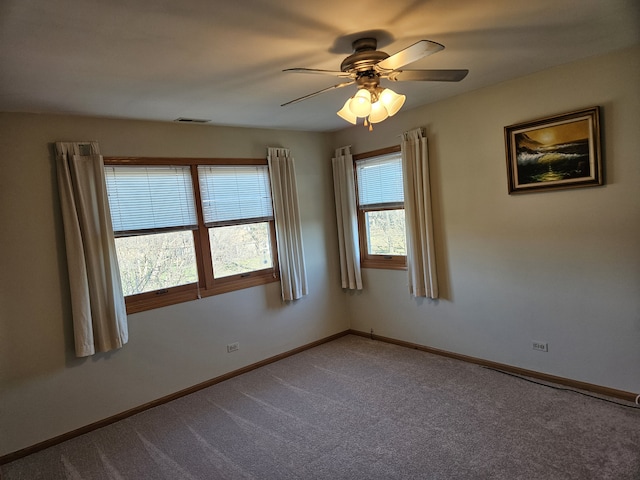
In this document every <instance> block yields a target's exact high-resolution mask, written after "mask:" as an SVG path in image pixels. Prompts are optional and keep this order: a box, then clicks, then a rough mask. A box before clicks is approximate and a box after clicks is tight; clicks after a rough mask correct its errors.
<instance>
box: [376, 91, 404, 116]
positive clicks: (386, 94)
mask: <svg viewBox="0 0 640 480" xmlns="http://www.w3.org/2000/svg"><path fill="white" fill-rule="evenodd" d="M406 99H407V97H406V96H405V95H399V94H397V93H396V92H394V91H393V90H391V89H390V88H385V89H384V90H383V91H382V92H381V93H380V100H379V101H380V102H382V104H383V105H384V106H385V107H386V109H387V111H388V112H389V116H390V117H392V116H394V115H395V114H396V113H398V112H399V111H400V109H401V108H402V106H403V105H404V102H405V100H406Z"/></svg>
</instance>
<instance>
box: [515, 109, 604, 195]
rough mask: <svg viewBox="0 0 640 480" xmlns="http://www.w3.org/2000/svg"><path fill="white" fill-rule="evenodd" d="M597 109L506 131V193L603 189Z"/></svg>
mask: <svg viewBox="0 0 640 480" xmlns="http://www.w3.org/2000/svg"><path fill="white" fill-rule="evenodd" d="M598 114H599V109H598V107H593V108H590V109H587V110H581V111H579V112H572V113H567V114H563V115H556V116H554V117H548V118H544V119H539V120H534V121H531V122H527V123H523V124H518V125H512V126H509V127H505V141H506V149H507V174H508V180H509V193H520V192H526V191H538V190H543V189H544V190H546V189H558V188H569V187H579V186H594V185H602V166H601V159H600V128H599V118H598V117H599V115H598Z"/></svg>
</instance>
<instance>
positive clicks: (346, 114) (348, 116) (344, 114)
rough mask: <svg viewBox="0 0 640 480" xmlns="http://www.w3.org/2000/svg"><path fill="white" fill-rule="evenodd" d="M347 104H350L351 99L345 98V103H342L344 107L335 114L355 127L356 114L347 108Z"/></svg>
mask: <svg viewBox="0 0 640 480" xmlns="http://www.w3.org/2000/svg"><path fill="white" fill-rule="evenodd" d="M349 102H351V99H350V98H347V101H346V102H344V106H343V107H342V109H340V111H339V112H337V114H338V116H339V117H341V118H343V119H344V120H346V121H347V122H349V123H353V124H354V125H355V124H356V121H357V120H358V117H356V114H355V113H353V112H352V111H351V109H350V108H349Z"/></svg>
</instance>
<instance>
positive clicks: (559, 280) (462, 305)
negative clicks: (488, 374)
mask: <svg viewBox="0 0 640 480" xmlns="http://www.w3.org/2000/svg"><path fill="white" fill-rule="evenodd" d="M470 75H473V72H471V73H470ZM425 88H429V87H428V85H425ZM593 105H600V106H601V107H602V114H603V117H602V123H603V128H604V161H605V165H606V186H603V187H594V188H583V189H574V190H565V191H557V192H547V193H529V194H526V195H519V196H509V195H508V194H507V181H506V167H505V163H506V162H505V154H504V137H503V128H504V126H506V125H511V124H514V123H519V122H524V121H528V120H532V119H535V118H540V117H544V116H549V115H553V114H558V113H563V112H568V111H572V110H578V109H582V108H585V107H590V106H593ZM419 126H424V127H426V129H427V134H428V137H429V152H430V159H431V169H432V179H433V189H434V193H435V194H434V198H433V205H434V217H435V227H436V232H437V233H436V236H437V249H438V253H437V257H438V258H437V267H438V272H439V274H440V279H441V287H442V288H441V290H442V292H443V298H442V299H441V300H439V301H434V302H429V301H422V300H415V299H411V298H410V297H409V295H408V293H407V288H406V273H405V272H393V271H382V270H372V269H366V270H365V271H364V279H363V281H364V285H365V290H364V291H363V292H362V294H359V295H352V296H350V297H349V309H350V312H351V326H352V328H354V329H357V330H362V331H366V332H369V331H370V329H371V328H373V329H374V331H375V332H376V333H378V334H380V335H385V336H389V337H394V338H398V339H402V340H406V341H410V342H415V343H419V344H423V345H429V346H432V347H435V348H440V349H444V350H449V351H452V352H458V353H462V354H465V355H471V356H475V357H479V358H483V359H487V360H493V361H497V362H502V363H506V364H509V365H513V366H518V367H523V368H527V369H531V370H536V371H540V372H545V373H549V374H553V375H558V376H562V377H568V378H571V379H575V380H580V381H585V382H589V383H594V384H597V385H603V386H607V387H611V388H617V389H622V390H626V391H631V392H635V393H640V348H639V347H638V345H640V154H639V150H638V135H639V134H640V48H637V47H636V48H633V49H630V50H625V51H621V52H618V53H615V54H611V55H607V56H604V57H598V58H592V59H589V60H586V61H581V62H578V63H574V64H569V65H565V66H561V67H557V68H554V69H550V70H547V71H544V72H541V73H538V74H535V75H531V76H527V77H524V78H520V79H517V80H513V81H509V82H506V83H502V84H500V85H496V86H492V87H489V88H484V89H482V90H478V91H475V92H472V93H469V94H465V95H461V96H458V97H456V98H452V99H449V100H446V101H443V102H439V103H436V104H432V105H429V106H425V107H423V108H419V109H415V110H412V111H408V112H405V113H402V114H398V116H397V117H395V118H394V119H392V120H391V121H389V120H387V121H386V122H383V123H382V124H380V125H379V126H376V128H375V130H374V132H373V133H369V132H367V131H366V129H364V128H363V127H361V126H357V127H352V128H349V129H348V130H344V131H340V132H338V133H336V134H335V136H334V140H333V142H334V146H340V145H347V144H350V145H352V146H353V148H352V150H353V151H354V153H361V152H365V151H369V150H373V149H376V148H380V147H385V146H389V145H393V144H398V143H399V137H398V135H399V134H400V133H401V132H402V131H404V130H409V129H412V128H415V127H419ZM532 340H537V341H543V342H548V343H549V352H548V353H541V352H536V351H533V350H532V346H531V344H532Z"/></svg>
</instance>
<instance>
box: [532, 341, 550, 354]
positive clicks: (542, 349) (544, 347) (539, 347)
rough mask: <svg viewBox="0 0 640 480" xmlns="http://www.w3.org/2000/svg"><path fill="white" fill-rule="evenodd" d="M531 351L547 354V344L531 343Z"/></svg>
mask: <svg viewBox="0 0 640 480" xmlns="http://www.w3.org/2000/svg"><path fill="white" fill-rule="evenodd" d="M533 349H534V350H538V351H539V352H548V351H549V344H548V343H545V342H536V341H535V340H534V341H533Z"/></svg>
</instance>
